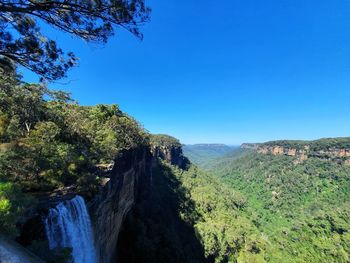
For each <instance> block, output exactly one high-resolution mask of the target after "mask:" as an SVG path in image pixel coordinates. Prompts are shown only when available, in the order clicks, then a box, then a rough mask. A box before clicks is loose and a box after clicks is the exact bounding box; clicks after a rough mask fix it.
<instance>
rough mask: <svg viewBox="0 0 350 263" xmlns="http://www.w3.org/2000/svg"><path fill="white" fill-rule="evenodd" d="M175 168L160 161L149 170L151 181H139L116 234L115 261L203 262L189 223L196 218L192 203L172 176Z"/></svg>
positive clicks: (191, 223)
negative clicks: (133, 201) (139, 187)
mask: <svg viewBox="0 0 350 263" xmlns="http://www.w3.org/2000/svg"><path fill="white" fill-rule="evenodd" d="M178 171H179V170H177V169H176V168H175V167H171V166H168V165H166V164H160V165H159V166H158V167H155V168H154V169H153V171H152V183H151V184H150V185H148V184H147V183H145V184H143V185H142V186H143V187H142V190H141V192H140V193H139V198H138V202H137V203H136V205H135V207H134V209H133V211H132V212H131V213H130V214H129V216H128V217H127V220H126V222H125V223H124V224H123V229H122V232H121V233H120V235H119V239H118V253H119V258H118V262H121V263H138V262H144V263H154V262H168V263H177V262H183V263H186V262H188V263H194V262H197V263H199V262H205V258H204V251H203V249H202V247H201V244H200V241H199V240H198V238H197V236H196V234H195V232H194V229H193V226H192V225H193V222H194V220H195V219H196V218H197V215H196V213H195V211H194V210H193V205H194V204H193V202H192V201H191V199H190V198H189V192H188V190H187V189H185V188H184V187H183V186H182V185H181V183H180V181H179V180H178V178H177V177H176V176H175V173H177V172H178ZM185 211H186V212H187V213H183V212H185Z"/></svg>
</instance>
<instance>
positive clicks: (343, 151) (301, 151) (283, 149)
mask: <svg viewBox="0 0 350 263" xmlns="http://www.w3.org/2000/svg"><path fill="white" fill-rule="evenodd" d="M283 142H284V143H285V142H286V141H283ZM278 143H279V142H278V141H277V142H276V145H274V144H273V143H271V142H270V143H266V144H265V143H264V144H247V143H245V144H242V146H241V148H243V149H254V150H256V151H257V152H258V153H261V154H272V155H276V156H277V155H286V156H292V157H296V160H295V161H294V163H295V164H298V163H301V162H303V161H305V160H307V159H308V158H310V157H316V158H321V159H327V160H332V161H335V162H337V163H343V164H345V165H350V149H348V148H336V147H328V148H324V149H313V148H312V147H310V145H307V144H305V143H306V142H305V141H304V142H303V143H304V144H302V145H297V146H298V147H293V146H283V145H278ZM311 143H312V142H310V144H311ZM291 144H292V143H291ZM295 144H296V143H295Z"/></svg>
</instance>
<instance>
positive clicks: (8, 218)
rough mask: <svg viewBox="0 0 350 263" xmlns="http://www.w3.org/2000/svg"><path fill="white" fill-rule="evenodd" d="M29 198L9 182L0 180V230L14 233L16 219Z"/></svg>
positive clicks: (29, 200)
mask: <svg viewBox="0 0 350 263" xmlns="http://www.w3.org/2000/svg"><path fill="white" fill-rule="evenodd" d="M30 202H31V199H30V198H29V197H28V196H26V195H24V194H23V193H21V191H20V189H19V187H17V186H16V185H15V184H13V183H11V182H4V181H0V232H1V233H5V234H7V235H14V234H16V225H15V224H16V221H17V218H18V216H20V215H21V213H22V212H23V211H24V209H25V208H26V206H27V205H28V204H29V203H30Z"/></svg>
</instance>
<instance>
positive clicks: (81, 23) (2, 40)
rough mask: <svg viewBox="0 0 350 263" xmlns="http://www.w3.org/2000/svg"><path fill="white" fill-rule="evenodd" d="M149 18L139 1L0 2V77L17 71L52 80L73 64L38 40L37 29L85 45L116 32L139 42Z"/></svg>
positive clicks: (53, 46) (43, 38)
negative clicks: (123, 31)
mask: <svg viewBox="0 0 350 263" xmlns="http://www.w3.org/2000/svg"><path fill="white" fill-rule="evenodd" d="M149 14H150V9H149V8H148V7H146V6H145V3H144V1H143V0H132V1H109V0H100V1H89V0H79V1H74V2H71V1H45V2H42V1H31V0H23V1H14V0H8V1H2V3H1V5H0V28H1V34H0V72H1V74H3V73H4V72H3V71H2V70H3V69H6V68H13V67H16V66H17V65H21V66H23V67H26V68H28V69H30V70H32V71H33V72H35V73H37V74H38V75H40V76H41V77H43V78H45V79H48V80H57V79H60V78H62V77H64V76H65V75H66V71H67V70H68V69H69V68H71V67H72V66H74V65H75V64H76V60H77V59H76V57H75V56H74V54H73V53H72V52H68V53H67V55H65V54H64V52H63V50H61V49H60V48H59V47H58V46H57V44H56V41H55V40H53V39H49V38H48V37H47V36H46V35H45V34H43V31H42V30H41V28H40V26H41V25H42V24H43V23H45V24H47V25H49V26H51V27H53V28H55V29H59V30H60V31H63V32H65V33H68V34H71V35H73V36H76V37H79V38H81V39H84V40H86V41H94V42H95V43H96V42H97V43H98V42H102V43H105V42H107V40H108V38H109V37H110V36H112V35H113V34H114V31H115V29H116V28H117V27H120V28H124V29H126V30H128V31H129V32H131V33H132V34H134V35H135V36H137V37H139V38H142V33H141V32H140V29H139V27H140V25H142V24H143V23H145V22H147V21H148V20H149ZM15 64H16V65H15ZM5 71H6V70H5Z"/></svg>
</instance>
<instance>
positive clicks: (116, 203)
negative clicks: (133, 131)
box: [17, 143, 189, 263]
mask: <svg viewBox="0 0 350 263" xmlns="http://www.w3.org/2000/svg"><path fill="white" fill-rule="evenodd" d="M158 158H160V159H163V160H165V161H167V162H169V163H171V164H172V165H177V166H179V167H180V168H183V169H184V168H186V167H187V166H188V164H189V161H188V159H187V158H186V157H184V156H183V153H182V148H181V145H180V144H169V143H167V144H166V145H160V144H157V145H153V146H147V145H144V146H140V147H138V148H134V149H129V150H124V151H121V152H120V153H119V155H118V156H116V158H115V160H114V162H113V164H111V165H108V166H106V167H100V168H99V169H98V170H99V171H98V172H97V176H99V177H100V178H101V180H100V181H101V186H100V190H99V191H98V193H97V194H96V195H95V196H94V197H93V198H92V199H89V200H90V201H89V202H88V203H87V206H88V208H89V211H90V216H91V220H92V224H93V228H94V236H95V246H96V250H97V256H98V259H99V263H115V261H116V258H117V243H118V236H119V233H120V230H121V228H122V226H123V223H124V220H125V218H126V217H127V215H128V213H129V212H130V210H131V209H132V208H133V207H134V205H135V203H136V202H137V197H138V195H139V192H140V191H141V190H142V189H144V188H146V187H147V185H148V184H151V182H152V168H155V166H157V164H158ZM75 195H76V188H75V187H68V188H65V189H61V190H60V191H58V192H55V193H51V194H49V195H48V196H45V197H40V198H39V199H40V202H39V203H38V204H37V205H36V206H33V208H32V209H30V210H28V211H27V213H26V215H25V216H24V217H23V218H22V220H21V222H20V223H19V224H18V225H19V229H20V232H21V235H20V236H19V238H18V239H17V241H18V242H19V243H21V244H22V245H23V246H31V245H32V244H33V243H35V242H41V243H43V244H44V246H45V247H46V249H47V250H48V245H47V240H46V234H45V226H44V219H45V218H46V217H47V214H48V211H49V209H50V208H52V207H55V206H56V205H57V204H58V203H59V202H62V201H64V200H67V199H72V198H74V196H75ZM34 241H35V242H34Z"/></svg>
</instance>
